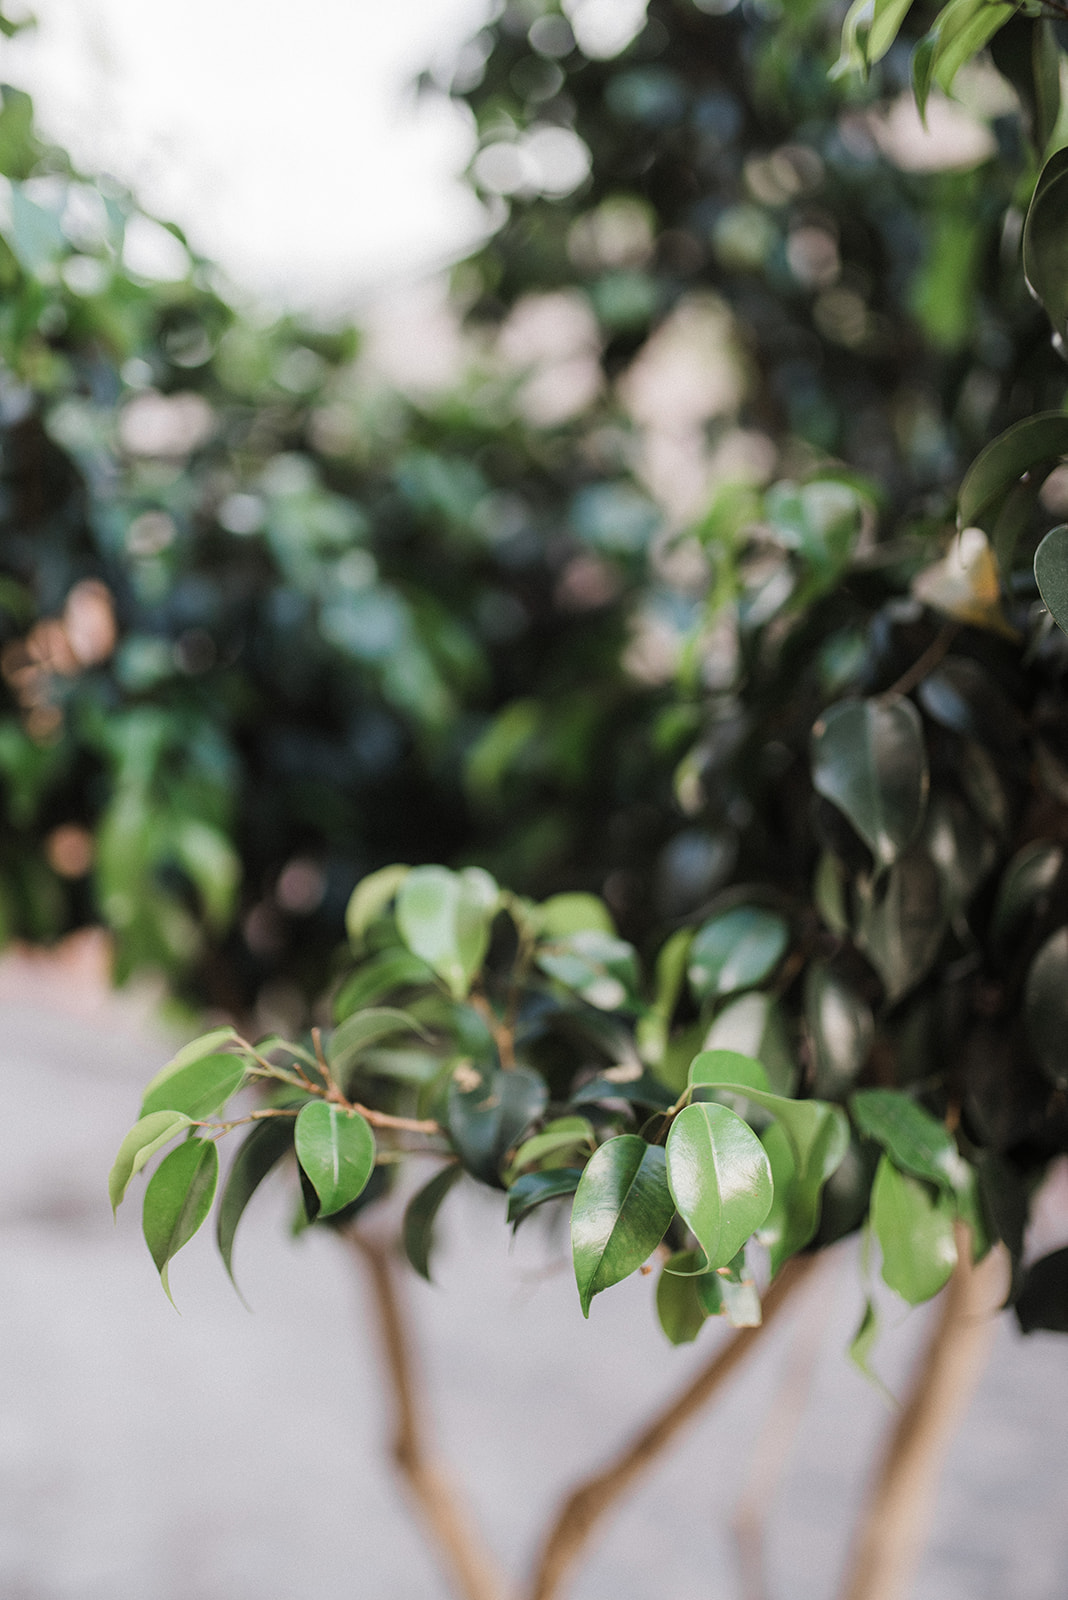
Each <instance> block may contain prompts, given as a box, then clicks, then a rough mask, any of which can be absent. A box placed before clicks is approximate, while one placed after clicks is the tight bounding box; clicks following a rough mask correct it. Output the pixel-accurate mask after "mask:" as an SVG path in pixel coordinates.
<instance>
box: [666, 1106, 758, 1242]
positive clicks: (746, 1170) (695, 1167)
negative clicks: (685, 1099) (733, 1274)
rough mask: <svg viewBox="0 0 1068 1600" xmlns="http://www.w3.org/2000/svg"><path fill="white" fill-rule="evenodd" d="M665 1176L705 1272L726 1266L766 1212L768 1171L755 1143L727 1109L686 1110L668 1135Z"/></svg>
mask: <svg viewBox="0 0 1068 1600" xmlns="http://www.w3.org/2000/svg"><path fill="white" fill-rule="evenodd" d="M667 1173H668V1183H669V1185H670V1188H671V1194H672V1197H673V1199H674V1201H675V1204H676V1206H677V1207H678V1209H679V1214H680V1216H681V1217H682V1219H683V1221H684V1222H685V1223H686V1225H687V1227H688V1228H689V1229H690V1230H691V1232H692V1233H693V1235H694V1237H695V1238H696V1240H697V1242H698V1244H699V1245H700V1246H701V1249H702V1250H703V1251H704V1252H705V1256H706V1258H707V1264H708V1267H709V1269H710V1270H712V1269H715V1268H716V1267H723V1266H726V1265H727V1263H728V1262H729V1261H731V1260H733V1258H734V1257H735V1256H736V1255H737V1254H738V1251H739V1250H740V1249H741V1248H742V1246H743V1245H744V1244H745V1241H746V1240H747V1239H748V1238H749V1237H750V1235H751V1234H752V1233H754V1232H755V1231H756V1229H757V1228H759V1227H760V1224H761V1223H762V1222H763V1221H764V1218H765V1217H766V1216H767V1214H768V1212H769V1210H770V1209H771V1200H772V1178H771V1166H770V1164H769V1162H768V1158H767V1156H766V1154H765V1152H764V1147H763V1145H762V1144H761V1143H760V1140H759V1139H758V1138H757V1136H756V1134H755V1133H754V1132H753V1130H752V1128H750V1126H749V1125H748V1123H746V1122H743V1121H742V1119H741V1117H737V1116H735V1114H734V1112H733V1111H728V1110H727V1107H726V1106H721V1105H711V1104H702V1105H690V1106H686V1107H685V1108H684V1109H683V1110H682V1111H680V1112H679V1114H678V1116H677V1117H676V1118H675V1120H674V1122H673V1123H672V1125H671V1132H670V1133H669V1134H668V1140H667Z"/></svg>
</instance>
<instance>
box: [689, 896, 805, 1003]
mask: <svg viewBox="0 0 1068 1600" xmlns="http://www.w3.org/2000/svg"><path fill="white" fill-rule="evenodd" d="M789 942H790V929H789V926H788V925H787V922H786V919H785V918H784V917H780V916H779V915H778V914H777V913H776V912H774V911H765V910H763V909H762V908H760V907H758V906H738V907H736V908H735V909H734V910H733V911H724V912H722V913H721V914H720V915H719V916H717V917H712V918H711V919H710V920H709V921H708V922H705V923H703V924H702V926H701V927H700V928H699V929H698V930H697V933H696V934H695V935H694V939H693V943H692V944H691V946H690V953H689V963H688V966H687V975H688V977H689V980H690V985H691V987H692V989H693V991H694V994H695V995H696V996H697V998H698V999H699V1000H711V999H715V998H717V997H718V996H720V995H727V994H734V993H735V992H736V991H737V990H739V989H751V988H754V987H755V986H756V985H757V984H758V983H762V982H763V981H764V979H765V978H767V977H769V976H770V975H771V973H772V972H773V971H774V970H775V968H776V966H778V964H779V962H780V961H781V959H782V957H783V955H784V954H785V952H786V947H787V945H788V944H789Z"/></svg>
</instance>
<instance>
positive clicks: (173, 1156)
mask: <svg viewBox="0 0 1068 1600" xmlns="http://www.w3.org/2000/svg"><path fill="white" fill-rule="evenodd" d="M218 1178H219V1152H218V1150H217V1149H216V1146H215V1144H214V1142H213V1140H211V1139H189V1140H187V1141H186V1143H185V1144H180V1145H179V1146H178V1148H177V1150H172V1151H171V1153H170V1155H169V1156H167V1157H165V1159H164V1160H163V1161H161V1162H160V1164H159V1166H158V1167H157V1168H156V1170H155V1172H154V1173H153V1174H152V1177H151V1178H150V1179H149V1183H148V1188H147V1189H146V1190H145V1205H144V1213H143V1228H144V1235H145V1243H146V1244H147V1245H148V1248H149V1252H150V1254H151V1256H152V1260H153V1261H154V1262H155V1264H156V1270H157V1271H158V1273H159V1275H160V1281H161V1282H162V1284H163V1288H164V1291H165V1293H166V1295H167V1299H168V1300H170V1302H171V1304H172V1305H173V1304H174V1300H173V1298H172V1296H171V1288H170V1283H169V1282H168V1279H167V1268H168V1264H169V1263H170V1261H171V1260H172V1259H173V1258H174V1256H176V1255H177V1254H178V1251H179V1250H180V1249H181V1248H182V1246H183V1245H184V1244H188V1243H189V1240H190V1239H191V1238H192V1237H193V1235H194V1234H195V1233H196V1231H197V1229H198V1228H199V1227H200V1225H201V1223H202V1222H203V1221H204V1218H205V1217H206V1216H207V1214H208V1212H209V1211H210V1210H211V1202H212V1200H213V1198H214V1195H215V1185H216V1183H217V1182H218Z"/></svg>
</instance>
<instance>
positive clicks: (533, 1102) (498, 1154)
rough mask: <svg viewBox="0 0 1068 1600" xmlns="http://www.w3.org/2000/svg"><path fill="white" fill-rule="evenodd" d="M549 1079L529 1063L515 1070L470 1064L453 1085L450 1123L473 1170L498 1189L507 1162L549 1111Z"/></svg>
mask: <svg viewBox="0 0 1068 1600" xmlns="http://www.w3.org/2000/svg"><path fill="white" fill-rule="evenodd" d="M548 1098H549V1091H548V1089H547V1088H546V1086H545V1080H544V1079H543V1078H542V1077H540V1076H539V1075H538V1073H536V1072H532V1071H530V1069H529V1068H527V1067H515V1068H513V1069H512V1070H511V1071H508V1072H506V1071H502V1070H492V1069H482V1070H481V1071H480V1070H479V1069H478V1068H475V1067H471V1066H470V1065H468V1064H464V1066H463V1068H462V1070H461V1069H458V1070H457V1073H456V1074H455V1075H454V1077H453V1080H452V1082H451V1083H450V1085H449V1100H448V1111H447V1118H446V1120H447V1125H448V1130H449V1137H450V1139H451V1140H452V1143H453V1147H454V1149H455V1151H456V1154H457V1155H458V1156H459V1157H460V1160H461V1161H462V1162H463V1164H464V1166H465V1167H466V1168H467V1170H468V1172H470V1173H472V1174H473V1175H474V1176H475V1177H476V1178H479V1179H480V1180H481V1181H482V1182H483V1183H488V1184H491V1185H493V1186H494V1187H496V1188H500V1186H501V1163H502V1162H503V1160H504V1158H505V1156H506V1155H507V1154H508V1152H509V1150H511V1149H512V1147H513V1146H514V1145H516V1144H518V1142H519V1140H520V1139H521V1138H522V1136H523V1134H524V1133H525V1132H526V1130H527V1129H528V1128H529V1127H530V1124H531V1123H532V1122H534V1121H535V1119H536V1118H538V1117H540V1116H541V1114H542V1112H543V1111H544V1110H545V1103H546V1101H547V1100H548Z"/></svg>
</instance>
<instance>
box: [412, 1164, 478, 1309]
mask: <svg viewBox="0 0 1068 1600" xmlns="http://www.w3.org/2000/svg"><path fill="white" fill-rule="evenodd" d="M462 1175H463V1168H462V1167H461V1166H460V1165H459V1163H458V1162H455V1163H453V1164H451V1165H450V1166H447V1167H442V1169H441V1171H440V1172H436V1173H435V1174H434V1176H433V1177H432V1178H431V1180H430V1182H429V1183H427V1184H424V1185H423V1187H422V1188H421V1189H420V1190H419V1192H418V1193H417V1194H414V1195H413V1196H412V1198H411V1199H410V1200H409V1202H408V1205H407V1207H406V1209H405V1212H404V1227H403V1230H402V1236H403V1239H404V1253H405V1255H406V1256H407V1257H408V1260H409V1261H410V1262H411V1264H412V1266H413V1267H414V1268H415V1270H416V1272H418V1274H419V1276H420V1277H421V1278H425V1279H426V1280H427V1282H428V1283H429V1282H430V1251H431V1248H432V1246H433V1243H434V1223H435V1221H436V1220H437V1215H438V1209H439V1207H440V1206H441V1202H442V1201H443V1200H444V1198H445V1196H446V1195H447V1194H448V1192H449V1190H450V1189H451V1188H452V1186H453V1184H454V1183H455V1182H456V1180H457V1179H458V1178H459V1177H461V1176H462Z"/></svg>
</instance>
